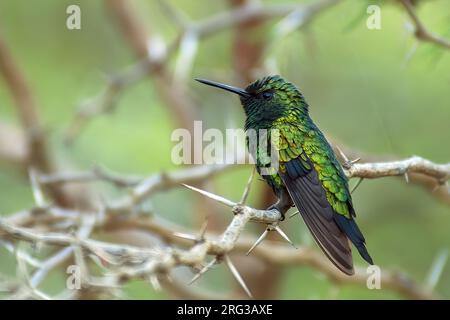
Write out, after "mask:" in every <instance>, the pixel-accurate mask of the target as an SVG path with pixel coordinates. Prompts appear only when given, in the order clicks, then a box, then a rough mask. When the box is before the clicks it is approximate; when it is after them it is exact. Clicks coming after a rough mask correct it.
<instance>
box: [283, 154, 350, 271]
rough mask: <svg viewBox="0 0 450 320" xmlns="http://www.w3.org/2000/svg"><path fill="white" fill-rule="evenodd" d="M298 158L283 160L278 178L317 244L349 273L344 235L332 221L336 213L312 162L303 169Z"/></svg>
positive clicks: (341, 268) (347, 244)
mask: <svg viewBox="0 0 450 320" xmlns="http://www.w3.org/2000/svg"><path fill="white" fill-rule="evenodd" d="M302 162H304V160H303V161H302V160H301V159H300V158H296V159H292V160H290V161H288V162H286V163H285V167H286V172H285V173H281V178H282V179H283V182H284V184H285V186H286V188H287V190H288V192H289V194H290V196H291V198H292V200H293V201H294V203H295V205H296V207H297V209H298V210H299V212H300V214H301V216H302V217H303V220H304V221H305V223H306V225H307V227H308V229H309V230H310V232H311V234H312V235H313V237H314V239H315V240H316V242H317V244H318V245H319V247H320V248H321V249H322V250H323V252H324V253H325V254H326V255H327V256H328V258H329V259H330V260H331V262H333V264H334V265H335V266H336V267H338V268H339V269H340V270H341V271H342V272H344V273H346V274H348V275H352V274H354V270H353V260H352V253H351V249H350V244H349V241H348V238H347V236H346V235H345V233H344V232H343V231H342V230H341V228H340V227H339V226H338V224H337V223H336V221H335V215H337V214H336V213H335V212H334V211H333V209H332V207H331V205H330V204H329V202H328V200H327V197H326V193H325V190H324V188H323V187H322V184H321V182H320V180H319V177H318V174H317V172H316V171H315V169H314V167H313V166H312V163H311V162H310V166H308V167H307V168H305V166H304V165H303V164H302Z"/></svg>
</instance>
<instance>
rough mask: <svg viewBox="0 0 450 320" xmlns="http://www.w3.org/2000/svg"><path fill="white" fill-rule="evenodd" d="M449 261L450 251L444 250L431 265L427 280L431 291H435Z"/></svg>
mask: <svg viewBox="0 0 450 320" xmlns="http://www.w3.org/2000/svg"><path fill="white" fill-rule="evenodd" d="M447 260H448V250H445V249H444V250H442V251H441V252H440V253H439V254H438V255H437V256H436V258H434V261H433V263H432V264H431V267H430V271H429V273H428V277H427V280H426V284H427V286H428V287H429V288H430V289H434V288H435V287H436V285H437V284H438V282H439V279H440V278H441V276H442V271H444V267H445V264H446V263H447Z"/></svg>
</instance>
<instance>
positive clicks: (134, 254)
mask: <svg viewBox="0 0 450 320" xmlns="http://www.w3.org/2000/svg"><path fill="white" fill-rule="evenodd" d="M344 165H345V164H344ZM230 167H231V166H212V167H208V166H199V167H194V168H191V169H184V170H180V171H176V172H173V173H167V174H162V175H155V176H151V177H149V178H146V179H139V178H136V177H133V178H131V179H130V178H127V177H124V178H121V179H119V178H118V177H116V176H115V175H113V177H114V178H111V176H110V174H106V175H105V174H100V175H96V174H95V173H88V174H63V173H61V174H54V175H52V176H49V175H43V176H41V177H39V178H38V181H39V182H40V183H39V184H37V185H34V188H39V185H40V184H53V183H70V182H74V183H88V182H91V181H93V179H95V180H102V181H105V182H107V183H112V184H116V185H119V186H121V187H122V186H124V185H127V186H128V187H132V190H133V192H132V193H131V195H130V196H128V198H130V199H134V198H135V196H136V195H139V196H138V199H139V201H143V200H144V199H146V198H148V197H150V196H151V195H153V194H154V193H155V192H157V191H162V190H166V189H168V188H175V187H178V186H179V185H180V184H182V183H188V182H195V181H199V180H200V179H208V178H210V177H211V176H213V175H214V174H217V173H219V172H223V171H224V170H226V169H229V168H230ZM408 171H409V172H419V173H421V174H424V175H429V176H431V177H433V178H435V179H438V180H440V181H442V182H443V181H447V180H448V179H449V177H450V164H446V165H439V164H434V163H432V162H430V161H428V160H425V159H422V158H420V157H412V158H409V159H406V160H402V161H394V162H385V163H365V164H358V163H354V164H351V165H348V164H347V173H348V175H349V177H360V178H378V177H385V176H398V175H403V174H404V173H405V172H408ZM94 172H95V171H94ZM138 180H140V182H138ZM118 181H120V183H119V184H118V183H117V182H118ZM250 184H251V180H249V182H248V185H247V187H246V188H245V191H244V194H243V197H242V199H241V200H240V201H239V203H237V202H234V201H231V200H228V199H226V198H223V197H221V196H218V195H214V194H212V193H210V192H207V191H203V190H200V189H197V188H194V187H190V186H188V185H186V186H187V187H188V188H190V189H192V190H193V191H196V192H199V193H201V194H203V195H204V196H206V197H208V198H210V199H212V200H214V201H216V202H218V203H221V204H223V205H225V206H227V207H229V208H231V211H232V213H233V218H232V220H231V222H230V223H229V225H228V227H227V228H226V229H225V231H224V232H223V233H222V234H209V233H206V234H205V227H203V228H202V229H203V230H202V231H201V232H200V235H198V236H196V235H195V234H194V232H192V231H186V230H185V229H184V228H183V227H181V226H173V225H171V226H167V225H166V223H163V222H160V221H157V219H155V218H153V217H150V216H148V215H138V216H136V215H134V214H132V212H133V207H134V206H135V205H137V204H136V202H134V201H135V200H134V201H133V200H130V201H128V202H127V203H128V206H129V207H125V206H124V207H122V211H121V212H120V213H119V212H118V211H117V210H116V209H117V208H114V207H110V206H108V205H105V206H104V207H103V208H102V209H100V210H99V211H98V212H79V211H76V210H68V209H63V208H57V207H52V206H47V207H43V206H42V204H41V206H40V207H41V208H40V209H39V210H36V209H34V210H30V211H25V212H20V213H16V214H14V215H12V216H10V217H8V218H6V219H3V220H0V239H3V240H2V241H4V244H5V245H6V246H7V247H8V246H11V244H12V243H14V242H16V241H26V242H31V243H33V244H34V245H35V246H37V245H39V246H42V245H46V246H58V247H62V249H61V250H60V251H59V252H58V253H56V254H55V255H54V256H52V257H50V258H49V259H48V260H46V261H45V262H42V263H39V262H36V260H35V259H34V258H32V257H27V258H24V259H22V260H23V261H24V262H26V263H28V264H31V265H33V266H34V267H35V268H36V271H35V273H34V275H33V276H32V277H31V278H30V279H31V280H30V284H31V287H32V288H33V289H36V290H38V289H37V287H38V285H39V283H40V282H41V281H42V279H43V277H45V275H46V274H47V273H48V272H49V271H50V270H51V269H52V268H56V267H57V266H58V265H60V264H61V263H63V262H64V261H65V260H68V259H69V258H70V257H71V256H72V255H74V254H75V248H81V249H82V252H83V255H82V256H83V257H89V258H90V261H93V262H95V263H97V264H98V263H100V265H102V266H104V267H106V268H107V270H108V273H107V275H104V276H103V277H100V278H98V277H92V276H90V275H89V274H87V275H86V279H87V280H85V282H84V286H88V287H89V286H94V285H95V286H96V287H97V288H98V287H101V288H103V289H102V290H109V289H111V288H114V289H115V288H117V287H120V285H121V284H123V283H124V282H126V281H128V280H130V279H136V278H138V279H144V280H148V281H150V280H151V281H150V282H151V283H153V285H155V283H159V282H163V283H164V284H165V285H164V287H170V288H172V289H173V290H176V289H177V288H178V291H180V290H181V291H183V290H182V288H184V287H183V285H182V284H180V283H177V282H175V283H174V282H173V280H172V281H170V280H167V279H168V278H167V277H169V278H170V279H171V278H172V271H173V270H174V269H175V268H176V267H178V266H187V267H190V268H192V269H193V270H198V275H199V276H200V275H202V274H204V273H205V272H207V271H208V270H209V269H210V268H211V267H212V266H213V265H216V264H220V263H221V262H226V265H227V266H228V268H229V269H230V271H231V272H232V274H233V275H234V277H235V278H236V280H237V281H238V282H239V283H240V284H241V286H242V287H243V289H244V291H245V292H247V293H248V294H249V295H250V294H251V288H247V286H246V285H245V282H244V279H242V278H241V277H240V275H239V273H238V271H237V269H236V267H234V265H233V262H232V260H231V259H230V258H229V255H230V253H233V254H237V253H241V254H244V253H245V252H247V251H248V250H249V248H251V247H252V246H253V244H254V243H255V241H256V239H254V238H252V237H249V236H246V235H244V234H243V230H244V228H245V226H246V225H247V223H248V222H250V221H251V222H258V223H263V224H266V225H268V226H269V227H270V230H276V229H277V228H278V229H279V224H280V214H279V212H277V211H275V210H272V211H267V210H258V209H254V208H251V207H249V206H247V205H245V199H246V197H247V195H248V192H249V188H250ZM80 219H82V220H80ZM86 221H89V223H86ZM44 226H45V229H42V228H43V227H44ZM77 226H81V227H79V231H78V232H77V234H76V235H72V234H70V233H67V232H66V231H65V230H67V228H76V227H77ZM83 226H84V227H83ZM129 228H131V229H138V230H143V231H146V232H149V233H151V234H154V235H156V236H158V237H159V238H160V239H161V241H162V242H163V245H157V246H153V247H151V248H140V247H136V246H133V245H127V244H121V243H108V242H104V241H99V240H94V239H91V238H90V237H89V234H90V233H91V232H96V231H100V230H102V231H106V232H111V231H113V230H120V229H129ZM279 232H280V234H281V235H282V236H283V237H284V236H285V235H284V233H283V232H282V231H281V229H279ZM252 249H253V251H252V255H253V256H255V257H256V258H258V259H261V260H262V261H265V262H269V263H273V264H275V265H304V266H308V267H311V268H313V269H315V270H317V271H318V272H320V273H323V274H324V275H325V276H326V277H327V278H329V279H330V280H331V281H332V282H334V283H336V284H339V285H343V284H359V285H365V283H366V281H367V274H366V272H365V270H364V269H362V268H357V269H356V274H355V275H354V276H352V277H348V276H345V275H343V274H341V273H340V272H339V271H338V270H337V269H336V268H334V267H333V266H332V265H331V264H330V262H329V261H328V260H327V259H326V258H325V257H324V256H323V255H322V254H321V253H320V252H319V251H318V250H314V249H312V248H309V247H305V246H300V247H299V248H298V249H293V248H290V247H289V246H285V245H282V244H279V243H273V242H272V241H265V242H263V243H261V244H259V245H258V246H256V247H255V246H254V248H252ZM22 256H24V253H22ZM25 256H26V255H25ZM210 256H212V260H210V262H206V261H208V257H210ZM85 269H88V268H85ZM441 271H442V270H441ZM441 271H440V272H441ZM85 272H89V271H88V270H87V271H85ZM435 277H436V275H435ZM437 277H439V274H438V275H437ZM197 278H198V276H196V277H195V278H194V279H193V280H194V281H195V280H196V279H197ZM177 281H178V280H177ZM381 281H382V283H383V286H384V288H388V289H391V290H393V291H396V292H398V293H399V294H400V295H403V296H405V297H408V298H416V299H430V298H433V297H436V296H435V294H433V292H432V291H431V290H430V289H429V288H428V287H425V286H421V285H420V284H418V283H415V282H414V281H413V280H412V279H411V278H409V277H408V276H407V275H405V274H403V273H400V272H395V271H389V270H385V269H384V268H383V272H382V280H381ZM91 282H92V283H91ZM169 284H170V285H169ZM180 286H181V287H180ZM20 288H21V289H20V290H21V291H20V292H22V293H21V294H22V295H23V294H31V295H32V296H33V297H40V298H42V295H39V294H36V292H34V293H33V294H32V293H29V292H28V291H26V290H25V291H24V288H26V286H25V287H24V286H20ZM108 288H109V289H108ZM184 290H188V291H189V290H190V289H189V288H188V287H186V288H184ZM24 292H25V293H24ZM14 294H17V292H15V293H14ZM193 295H194V293H193ZM65 296H67V294H65ZM46 297H47V296H46ZM225 297H226V296H223V298H225ZM48 298H50V297H48Z"/></svg>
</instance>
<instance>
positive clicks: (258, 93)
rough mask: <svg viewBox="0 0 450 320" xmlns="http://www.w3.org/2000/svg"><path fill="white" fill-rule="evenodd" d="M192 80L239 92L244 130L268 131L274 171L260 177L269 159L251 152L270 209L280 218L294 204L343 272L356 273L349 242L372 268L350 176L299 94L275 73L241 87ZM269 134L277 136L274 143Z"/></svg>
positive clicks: (329, 257)
mask: <svg viewBox="0 0 450 320" xmlns="http://www.w3.org/2000/svg"><path fill="white" fill-rule="evenodd" d="M195 80H197V81H199V82H201V83H203V84H206V85H209V86H213V87H216V88H219V89H223V90H226V91H229V92H232V93H234V94H237V95H238V96H239V98H240V102H241V104H242V107H243V108H244V112H245V115H246V119H245V126H244V129H245V130H246V131H248V130H250V129H252V130H256V131H258V130H261V129H266V130H267V132H269V134H268V135H267V138H266V139H267V141H266V143H267V145H268V146H270V147H274V148H272V149H271V150H276V152H277V153H278V154H277V157H278V162H279V164H278V169H277V170H275V171H272V172H270V171H269V174H264V175H261V171H262V170H263V168H264V167H266V166H267V160H266V159H267V157H265V156H262V155H261V153H260V152H255V154H252V156H253V157H254V158H256V159H255V165H256V169H257V171H258V173H259V174H260V175H261V177H262V179H263V180H265V182H266V183H267V184H268V185H269V187H270V188H271V189H272V190H273V192H274V194H275V195H276V197H277V201H276V202H275V203H274V204H273V205H271V206H270V207H269V208H268V209H269V210H270V209H276V210H278V211H279V212H280V213H281V216H282V220H283V219H284V216H285V213H286V212H287V210H289V209H290V208H291V207H293V206H294V205H295V206H296V207H297V209H298V211H299V212H300V215H301V217H302V218H303V220H304V222H305V224H306V226H307V227H308V229H309V231H310V232H311V234H312V236H313V238H314V240H315V241H316V243H317V245H318V246H319V247H320V248H321V249H322V251H323V252H324V254H325V255H326V256H327V257H328V259H329V260H330V261H331V262H332V263H333V264H334V265H335V266H336V267H337V268H338V269H339V270H341V271H342V272H343V273H345V274H347V275H352V274H354V268H353V258H352V252H351V246H350V242H352V243H353V245H354V246H355V247H356V249H357V250H358V252H359V254H360V255H361V257H362V258H363V259H364V260H366V261H367V262H368V263H369V264H373V260H372V258H371V256H370V255H369V252H368V251H367V248H366V244H365V242H366V241H365V239H364V236H363V234H362V232H361V230H360V229H359V227H358V225H357V224H356V221H355V217H356V215H355V209H354V206H353V202H352V197H351V194H350V191H349V186H348V178H347V176H346V175H345V173H344V170H343V169H342V166H341V164H340V163H339V161H338V160H337V158H336V155H335V154H334V151H333V149H332V148H331V146H330V143H329V142H328V141H327V139H326V138H325V136H324V134H323V133H322V132H321V131H320V129H319V128H318V127H317V126H316V125H315V123H314V122H313V121H312V119H311V117H310V115H309V105H308V103H307V102H306V101H305V98H304V97H303V94H302V93H301V92H300V90H299V89H298V88H297V87H296V86H295V85H294V84H292V83H291V82H288V81H287V80H285V79H283V78H282V77H281V76H278V75H273V76H267V77H264V78H261V79H258V80H256V81H254V82H253V83H251V84H249V85H248V86H247V87H246V88H245V89H242V88H238V87H234V86H231V85H227V84H223V83H219V82H215V81H211V80H205V79H195ZM273 130H275V131H273ZM270 132H276V133H277V138H276V139H275V140H274V139H272V138H271V136H270ZM274 141H276V143H275V144H276V145H275V146H272V145H271V144H273V143H274ZM247 147H249V139H247Z"/></svg>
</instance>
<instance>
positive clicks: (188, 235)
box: [173, 232, 197, 241]
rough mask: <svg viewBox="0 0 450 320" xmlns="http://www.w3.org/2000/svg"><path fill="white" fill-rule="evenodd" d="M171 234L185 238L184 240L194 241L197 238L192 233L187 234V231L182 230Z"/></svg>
mask: <svg viewBox="0 0 450 320" xmlns="http://www.w3.org/2000/svg"><path fill="white" fill-rule="evenodd" d="M173 235H174V236H175V237H177V238H181V239H186V240H192V241H195V240H197V237H196V236H194V235H192V234H188V233H182V232H174V233H173Z"/></svg>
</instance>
